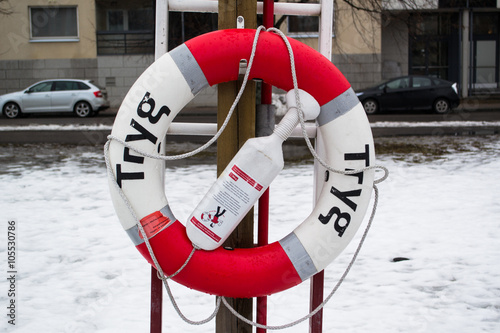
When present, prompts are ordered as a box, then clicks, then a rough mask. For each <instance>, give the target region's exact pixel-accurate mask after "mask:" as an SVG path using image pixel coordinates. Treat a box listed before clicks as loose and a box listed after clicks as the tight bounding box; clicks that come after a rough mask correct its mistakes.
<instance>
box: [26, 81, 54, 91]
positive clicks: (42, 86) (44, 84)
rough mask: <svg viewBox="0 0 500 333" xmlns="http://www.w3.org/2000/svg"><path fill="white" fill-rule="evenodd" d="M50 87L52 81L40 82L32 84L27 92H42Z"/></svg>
mask: <svg viewBox="0 0 500 333" xmlns="http://www.w3.org/2000/svg"><path fill="white" fill-rule="evenodd" d="M51 88H52V81H48V82H42V83H39V84H37V85H34V86H33V87H31V88H29V90H28V91H29V92H32V93H33V92H44V91H50V89H51Z"/></svg>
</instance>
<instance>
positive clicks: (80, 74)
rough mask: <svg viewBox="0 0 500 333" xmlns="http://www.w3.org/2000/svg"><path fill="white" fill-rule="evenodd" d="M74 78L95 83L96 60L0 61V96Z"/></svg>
mask: <svg viewBox="0 0 500 333" xmlns="http://www.w3.org/2000/svg"><path fill="white" fill-rule="evenodd" d="M58 78H74V79H89V80H95V81H96V82H97V78H98V73H97V59H95V58H94V59H37V60H4V61H0V94H5V93H8V92H13V91H18V90H22V89H24V88H26V87H27V86H29V85H31V84H33V83H35V82H37V81H41V80H46V79H58Z"/></svg>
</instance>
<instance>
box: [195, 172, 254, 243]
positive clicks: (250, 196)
mask: <svg viewBox="0 0 500 333" xmlns="http://www.w3.org/2000/svg"><path fill="white" fill-rule="evenodd" d="M221 178H222V179H219V180H218V181H217V182H216V184H215V186H214V187H212V188H211V189H210V191H209V192H208V194H207V196H205V198H204V199H203V201H202V202H201V203H200V205H199V206H198V207H197V209H196V211H195V212H194V213H193V216H192V218H191V220H190V222H191V223H192V224H193V225H194V226H196V227H197V228H198V229H200V230H201V231H202V232H203V233H205V234H206V235H207V236H208V237H210V238H211V239H212V240H214V241H215V242H220V241H221V239H225V238H226V236H227V235H229V233H231V232H232V231H233V230H234V229H235V228H236V226H237V224H238V223H239V222H240V220H241V219H242V218H243V216H244V215H245V214H246V213H247V212H248V211H249V210H250V208H252V206H253V205H254V203H255V202H256V201H257V199H258V198H259V197H260V195H261V191H262V190H263V189H264V186H262V185H261V184H260V183H259V182H258V181H256V180H255V179H254V178H252V177H251V176H250V175H248V174H247V173H246V172H245V171H243V170H242V169H241V168H240V167H238V166H237V165H236V164H233V165H232V167H231V168H230V169H229V174H228V175H227V176H225V177H221ZM220 180H222V181H220Z"/></svg>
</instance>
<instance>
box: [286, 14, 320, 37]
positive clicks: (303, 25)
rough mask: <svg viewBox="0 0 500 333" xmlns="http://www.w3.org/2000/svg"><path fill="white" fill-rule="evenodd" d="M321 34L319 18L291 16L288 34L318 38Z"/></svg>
mask: <svg viewBox="0 0 500 333" xmlns="http://www.w3.org/2000/svg"><path fill="white" fill-rule="evenodd" d="M318 32H319V17H318V16H289V17H288V33H289V34H292V35H307V36H308V37H309V36H312V35H315V36H317V35H318Z"/></svg>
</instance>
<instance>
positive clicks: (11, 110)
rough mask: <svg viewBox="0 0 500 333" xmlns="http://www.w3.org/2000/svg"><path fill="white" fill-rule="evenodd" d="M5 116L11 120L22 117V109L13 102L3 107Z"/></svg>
mask: <svg viewBox="0 0 500 333" xmlns="http://www.w3.org/2000/svg"><path fill="white" fill-rule="evenodd" d="M3 114H4V115H5V117H7V118H9V119H14V118H17V117H19V116H21V108H20V107H19V105H17V104H16V103H13V102H9V103H6V104H5V105H4V107H3Z"/></svg>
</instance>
